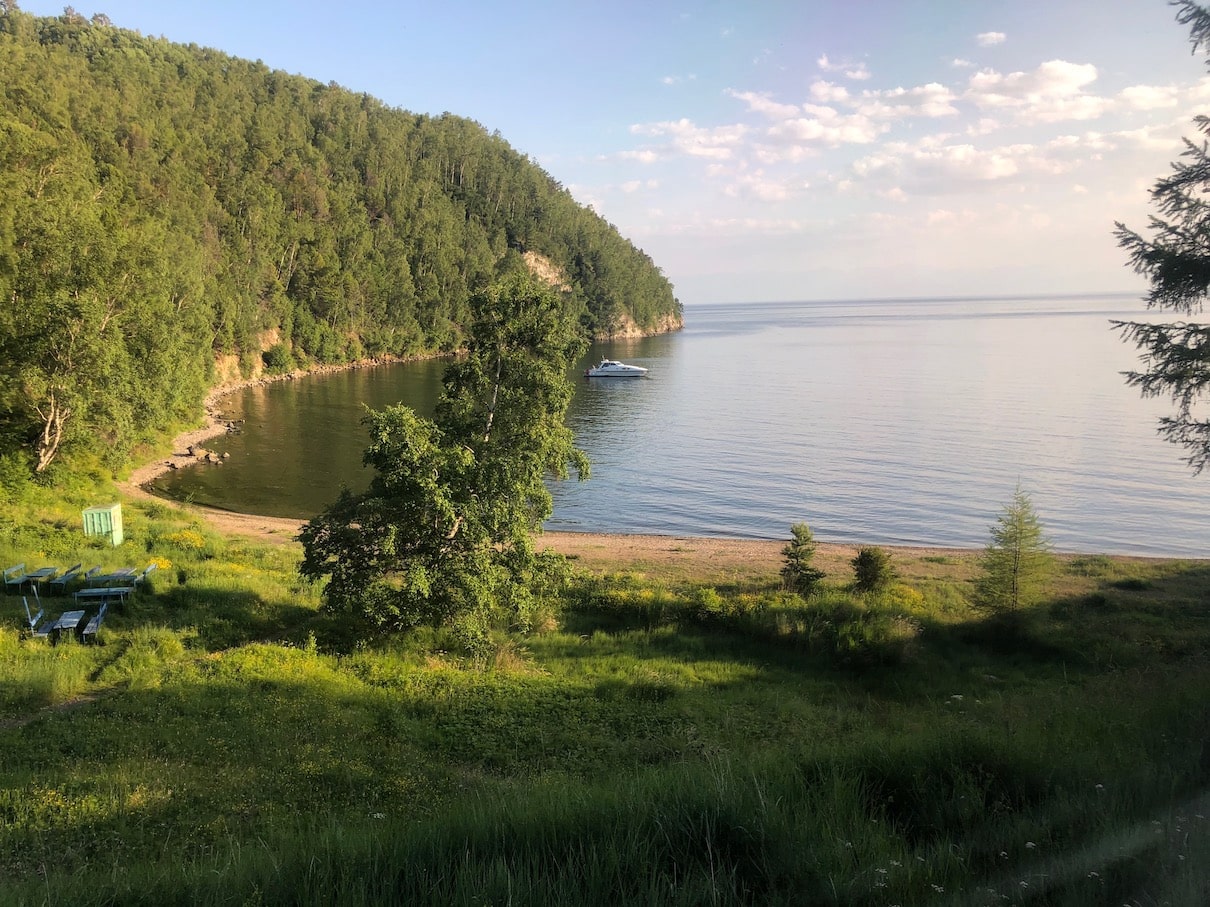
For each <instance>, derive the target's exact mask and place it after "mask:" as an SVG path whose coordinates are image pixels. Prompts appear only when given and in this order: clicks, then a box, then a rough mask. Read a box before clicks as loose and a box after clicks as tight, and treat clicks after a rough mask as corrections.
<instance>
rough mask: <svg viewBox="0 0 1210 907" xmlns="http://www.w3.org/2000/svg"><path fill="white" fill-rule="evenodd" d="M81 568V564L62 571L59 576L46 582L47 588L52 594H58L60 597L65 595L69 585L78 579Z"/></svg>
mask: <svg viewBox="0 0 1210 907" xmlns="http://www.w3.org/2000/svg"><path fill="white" fill-rule="evenodd" d="M83 566H84V565H83V564H82V563H81V564H76V565H74V566H72V567H68V568H67V569H66V570H65V571H63V574H62V575H61V576H56V577H54V578H52V579H48V580H47V581H46V586H47V588H48V589H50V590H51V591H52V592H58V593H59V594H60V595H62V594H64V593H66V592H67V587H68V586H69V585H71V583H73V582H75V580H77V579H79V578H80V576H79V574H80V568H81V567H83Z"/></svg>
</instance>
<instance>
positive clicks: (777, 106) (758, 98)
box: [725, 88, 802, 120]
mask: <svg viewBox="0 0 1210 907" xmlns="http://www.w3.org/2000/svg"><path fill="white" fill-rule="evenodd" d="M725 94H727V95H729V96H731V97H733V98H735V99H736V100H738V101H743V102H744V103H745V104H747V105H748V109H749V110H751V111H754V112H755V113H760V114H763V115H765V116H767V117H771V118H773V119H775V120H787V119H789V118H790V117H793V116H797V115H798V114H800V113H802V108H800V107H799V106H798V105H797V104H781V103H778V102H777V101H774V100H771V99H770V98H769V96H768V94H763V93H758V92H755V91H735V90H734V89H731V88H728V89H727V90H726V92H725Z"/></svg>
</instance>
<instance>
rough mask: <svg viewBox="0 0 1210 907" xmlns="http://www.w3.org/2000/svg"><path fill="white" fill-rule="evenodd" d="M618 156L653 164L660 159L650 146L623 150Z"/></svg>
mask: <svg viewBox="0 0 1210 907" xmlns="http://www.w3.org/2000/svg"><path fill="white" fill-rule="evenodd" d="M618 157H620V158H622V159H623V160H628V161H638V162H639V163H640V164H654V163H655V162H656V161H658V160H659V159H660V156H659V155H658V154H656V153H655V152H654V151H652V150H651V149H650V148H641V149H639V150H637V151H623V152H621V153H620V154H619V155H618Z"/></svg>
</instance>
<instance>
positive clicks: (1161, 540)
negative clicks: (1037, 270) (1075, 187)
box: [157, 296, 1210, 557]
mask: <svg viewBox="0 0 1210 907" xmlns="http://www.w3.org/2000/svg"><path fill="white" fill-rule="evenodd" d="M1141 317H1143V313H1142V309H1141V303H1140V302H1139V301H1138V299H1137V297H1135V296H1122V297H1080V298H1055V299H990V300H988V299H983V300H969V299H945V300H904V301H885V300H884V301H851V302H813V303H768V304H761V303H749V304H735V305H725V306H723V305H719V306H699V307H687V309H686V319H685V320H686V327H685V329H684V330H683V331H681V332H679V333H677V334H670V335H665V336H659V337H650V338H644V339H642V340H635V341H626V342H616V343H611V344H599V345H597V346H595V347H594V348H593V349H592V350H591V351H590V354H589V356H587V357H586V359H585V361H584V362H581V363H580V364H579V365H578V367H577V370H576V375H577V379H576V388H577V389H576V395H575V399H574V402H573V404H572V406H571V409H570V411H569V414H568V419H569V423H570V425H571V427H572V429H573V430H574V432H575V434H576V437H577V439H578V443H579V445H580V446H581V447H582V448H584V449H585V450H586V451H587V453H588V455H589V457H590V458H591V460H592V463H593V476H592V478H591V479H590V480H588V481H586V482H582V483H581V482H576V481H575V480H574V479H573V480H571V481H567V482H562V483H555V484H554V485H553V487H552V491H553V494H554V501H555V506H554V515H553V517H552V518H551V520H550V521H549V522H548V524H547V527H548V528H550V529H556V530H574V531H587V532H629V533H644V534H671V535H706V536H711V535H714V536H727V537H739V538H788V537H789V527H790V525H791V524H793V523H796V522H800V521H805V522H807V523H809V524H810V525H811V527H812V529H813V530H814V531H815V534H816V537H817V538H819V539H820V540H821V541H833V542H858V543H869V544H888V545H890V544H908V545H941V546H958V547H981V546H983V545H985V544H986V543H987V541H988V529H989V527H990V526H991V525H992V524H993V523H994V522H995V520H996V518H997V516H998V515H999V513H1000V511H1001V509H1002V508H1003V506H1004V504H1005V503H1007V501H1008V500H1009V498H1010V497H1011V496H1012V493H1013V490H1014V489H1015V487H1016V486H1017V484H1018V483H1020V485H1021V487H1022V488H1023V489H1025V490H1026V491H1027V492H1029V494H1030V495H1031V497H1032V499H1033V502H1034V506H1035V509H1036V510H1037V512H1038V514H1039V516H1040V518H1041V519H1042V522H1043V525H1044V527H1045V529H1046V531H1047V533H1048V534H1049V535H1050V537H1051V538H1052V540H1053V541H1054V543H1055V545H1056V547H1057V548H1059V549H1060V550H1066V551H1088V552H1105V553H1125V554H1148V555H1185V556H1193V557H1203V556H1210V506H1208V505H1210V475H1203V476H1201V477H1195V476H1193V475H1192V473H1191V472H1190V470H1189V469H1188V468H1187V467H1186V466H1185V465H1184V463H1183V462H1182V460H1181V453H1182V452H1181V449H1180V448H1178V447H1176V446H1174V445H1172V444H1168V443H1166V442H1164V441H1163V440H1162V439H1160V438H1159V436H1158V435H1157V434H1156V431H1155V425H1156V419H1157V418H1158V416H1159V415H1161V414H1163V413H1165V412H1168V411H1169V409H1170V407H1169V406H1168V405H1167V404H1166V402H1165V401H1157V400H1142V399H1140V397H1139V395H1138V393H1137V392H1136V391H1135V390H1133V389H1130V388H1127V387H1126V386H1125V385H1124V382H1123V380H1122V378H1121V376H1120V374H1119V373H1120V372H1122V371H1124V370H1126V369H1130V368H1133V367H1135V365H1136V358H1135V355H1136V354H1135V350H1134V348H1133V347H1132V346H1129V345H1127V344H1125V343H1123V342H1122V341H1121V340H1120V339H1119V337H1118V335H1117V333H1116V332H1114V331H1112V330H1111V329H1110V327H1109V323H1108V322H1109V320H1110V319H1112V318H1119V319H1139V318H1141ZM601 355H608V356H610V357H612V358H619V359H623V360H624V361H627V362H633V363H635V364H638V365H643V366H646V367H647V368H648V369H650V372H649V374H648V377H646V378H643V379H613V380H610V379H593V380H587V379H584V378H582V377H578V376H579V375H580V374H582V372H583V368H584V367H585V365H586V364H587V361H588V360H590V359H595V358H598V357H600V356H601ZM443 368H444V364H443V363H442V362H440V361H429V362H417V363H409V364H406V365H400V366H390V367H382V368H373V369H362V370H356V371H349V372H342V373H337V374H335V375H330V376H325V377H316V378H308V379H306V380H302V381H294V382H282V383H277V384H272V385H268V386H265V387H258V388H252V389H249V390H247V391H243V392H241V393H239V394H236V395H233V396H231V397H229V398H227V400H225V401H224V406H225V410H224V411H225V413H226V414H227V415H228V416H229V417H231V418H237V419H244V420H245V430H244V432H243V433H242V434H239V435H231V436H228V437H226V438H223V439H218V440H216V441H215V442H214V443H213V444H212V445H211V446H213V447H214V448H215V449H218V450H220V451H221V450H226V451H229V452H230V453H231V457H230V459H229V461H228V463H227V465H224V466H222V467H201V468H197V469H188V470H181V471H179V472H177V473H173V474H170V475H168V476H166V477H164V479H163V480H162V481H161V482H160V483H159V484H158V486H157V488H158V490H159V491H160V492H161V493H164V494H167V495H169V496H172V497H176V498H180V499H189V500H194V501H196V502H198V503H203V504H209V505H213V506H217V507H223V508H226V509H231V510H237V511H243V512H249V513H262V514H266V515H271V516H291V517H303V518H305V517H309V516H312V515H314V514H315V513H317V512H318V511H319V510H320V509H322V508H323V507H324V506H325V505H326V504H327V503H328V502H330V501H331V500H332V499H333V498H334V497H335V495H336V493H337V492H338V490H339V488H340V486H341V484H342V483H345V484H348V485H350V486H351V487H354V488H361V487H364V485H365V483H366V482H367V481H368V476H367V475H366V473H365V470H364V469H363V468H362V467H361V451H362V449H363V448H364V447H365V445H366V443H367V439H366V436H365V434H364V430H363V429H362V427H361V426H360V424H359V419H360V417H361V414H362V412H363V405H368V406H370V407H374V408H380V407H382V406H385V405H387V404H390V403H394V402H404V403H407V404H408V405H410V406H413V407H414V408H415V409H417V411H419V412H421V413H422V414H429V413H430V412H431V410H432V405H433V401H434V399H435V397H436V394H437V393H438V391H439V390H440V377H441V372H442V369H443Z"/></svg>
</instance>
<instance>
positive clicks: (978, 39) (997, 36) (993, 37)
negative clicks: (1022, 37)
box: [975, 31, 1008, 47]
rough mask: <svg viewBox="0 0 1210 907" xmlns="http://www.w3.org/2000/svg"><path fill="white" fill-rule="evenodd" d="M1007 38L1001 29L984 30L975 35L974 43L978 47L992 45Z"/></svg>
mask: <svg viewBox="0 0 1210 907" xmlns="http://www.w3.org/2000/svg"><path fill="white" fill-rule="evenodd" d="M1007 40H1008V35H1006V34H1004V32H1002V31H985V32H980V33H979V34H977V35H975V43H976V44H978V45H979V46H980V47H994V46H995V45H997V44H1003V43H1004V42H1005V41H1007Z"/></svg>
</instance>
